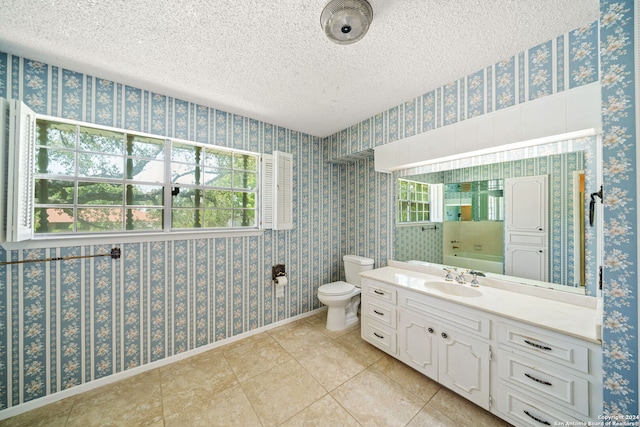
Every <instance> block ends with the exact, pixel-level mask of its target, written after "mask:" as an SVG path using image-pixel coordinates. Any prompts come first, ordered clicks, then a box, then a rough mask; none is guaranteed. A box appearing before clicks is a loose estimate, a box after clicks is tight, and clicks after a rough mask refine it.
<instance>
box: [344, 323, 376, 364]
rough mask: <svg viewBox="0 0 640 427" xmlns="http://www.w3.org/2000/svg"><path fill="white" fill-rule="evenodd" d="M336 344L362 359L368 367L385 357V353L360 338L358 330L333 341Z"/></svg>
mask: <svg viewBox="0 0 640 427" xmlns="http://www.w3.org/2000/svg"><path fill="white" fill-rule="evenodd" d="M334 342H335V343H336V344H338V345H339V346H341V347H343V348H345V349H347V350H348V351H350V352H353V353H355V354H357V355H358V356H360V357H362V358H363V359H364V361H365V363H367V364H368V365H371V364H373V363H375V362H377V361H378V360H380V359H381V358H383V357H384V356H385V353H384V352H382V351H381V350H379V349H377V348H376V347H374V346H372V345H371V344H369V343H368V342H366V341H364V340H363V339H362V338H361V337H360V329H356V330H354V331H351V332H349V333H347V334H345V335H343V336H341V337H340V338H336V339H335V340H334Z"/></svg>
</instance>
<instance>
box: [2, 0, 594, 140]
mask: <svg viewBox="0 0 640 427" xmlns="http://www.w3.org/2000/svg"><path fill="white" fill-rule="evenodd" d="M327 2H328V0H276V1H261V0H215V1H210V0H182V1H176V0H110V1H106V0H83V1H79V0H0V16H1V19H0V21H1V24H2V25H0V50H1V51H5V52H9V53H13V54H16V55H20V56H23V57H26V58H29V59H33V60H39V61H43V62H47V63H49V64H52V65H57V66H62V67H65V68H68V69H71V70H74V71H80V72H83V73H88V74H92V75H95V76H97V77H102V78H106V79H110V80H116V81H118V82H122V83H125V84H129V85H132V86H136V87H140V88H143V89H147V90H151V91H154V92H158V93H162V94H166V95H170V96H174V97H178V98H182V99H186V100H189V101H194V102H197V103H200V104H204V105H207V106H210V107H215V108H218V109H222V110H225V111H228V112H232V113H237V114H241V115H245V116H249V117H252V118H255V119H260V120H263V121H266V122H269V123H273V124H276V125H279V126H284V127H287V128H290V129H294V130H299V131H302V132H306V133H309V134H312V135H315V136H327V135H330V134H332V133H334V132H336V131H339V130H341V129H344V128H346V127H348V126H350V125H352V124H354V123H357V122H359V121H361V120H363V119H365V118H367V117H370V116H373V115H375V114H377V113H379V112H381V111H384V110H386V109H388V108H390V107H393V106H395V105H398V104H401V103H403V102H405V101H407V100H409V99H412V98H414V97H416V96H418V95H421V94H423V93H426V92H428V91H430V90H432V89H434V88H435V87H438V86H441V85H443V84H445V83H448V82H451V81H453V80H455V79H457V78H460V77H463V76H465V75H467V74H469V73H472V72H475V71H477V70H479V69H481V68H483V67H485V66H487V65H490V64H493V63H495V62H498V61H500V60H502V59H506V58H508V57H510V56H512V55H514V54H516V53H518V52H520V51H523V50H525V49H527V48H529V47H532V46H535V45H536V44H538V43H541V42H544V41H547V40H549V39H551V38H553V37H555V36H557V35H560V34H562V33H564V32H567V31H569V30H573V29H575V28H578V27H580V26H583V25H585V24H589V23H591V22H593V21H595V20H596V19H597V18H598V0H370V4H371V6H372V7H373V10H374V16H373V22H372V24H371V28H370V29H369V33H368V34H367V35H366V36H365V37H364V38H363V39H362V40H360V41H359V42H357V43H355V44H352V45H346V46H345V45H338V44H334V43H332V42H331V41H329V40H328V39H327V38H326V37H325V35H324V32H323V30H322V29H321V27H320V13H321V12H322V9H323V8H324V6H325V4H326V3H327Z"/></svg>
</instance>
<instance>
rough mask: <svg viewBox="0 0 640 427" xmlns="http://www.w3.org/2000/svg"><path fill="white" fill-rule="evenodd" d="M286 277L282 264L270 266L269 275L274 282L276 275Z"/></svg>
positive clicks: (276, 278)
mask: <svg viewBox="0 0 640 427" xmlns="http://www.w3.org/2000/svg"><path fill="white" fill-rule="evenodd" d="M283 276H284V277H286V276H287V272H286V270H285V267H284V264H276V265H274V266H273V267H271V277H272V280H273V281H274V282H275V281H277V280H278V277H283Z"/></svg>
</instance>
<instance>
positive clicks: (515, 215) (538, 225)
mask: <svg viewBox="0 0 640 427" xmlns="http://www.w3.org/2000/svg"><path fill="white" fill-rule="evenodd" d="M504 187H505V188H504V193H505V197H504V203H505V216H504V221H505V223H504V225H505V230H506V232H509V231H527V232H535V233H546V232H547V206H548V202H547V193H548V190H547V176H546V175H539V176H527V177H522V178H509V179H505V182H504Z"/></svg>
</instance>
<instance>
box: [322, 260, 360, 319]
mask: <svg viewBox="0 0 640 427" xmlns="http://www.w3.org/2000/svg"><path fill="white" fill-rule="evenodd" d="M343 259H344V273H345V276H346V278H347V281H346V282H343V281H339V282H332V283H327V284H325V285H322V286H320V287H319V288H318V299H319V300H320V302H321V303H323V304H324V305H326V306H328V307H329V309H328V311H327V329H328V330H330V331H341V330H342V329H345V328H348V327H349V326H351V325H354V324H356V323H358V306H359V305H360V275H359V274H358V273H360V272H362V271H367V270H372V269H373V260H372V259H371V258H365V257H361V256H358V255H345V256H344V257H343Z"/></svg>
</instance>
